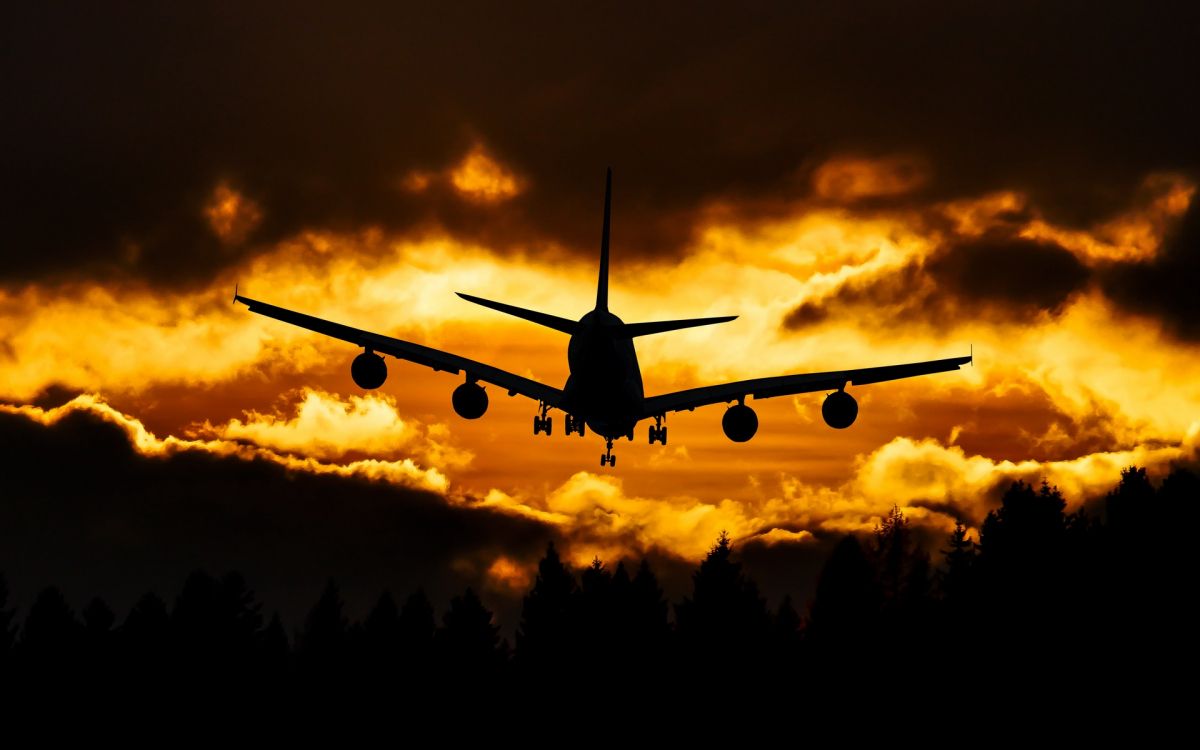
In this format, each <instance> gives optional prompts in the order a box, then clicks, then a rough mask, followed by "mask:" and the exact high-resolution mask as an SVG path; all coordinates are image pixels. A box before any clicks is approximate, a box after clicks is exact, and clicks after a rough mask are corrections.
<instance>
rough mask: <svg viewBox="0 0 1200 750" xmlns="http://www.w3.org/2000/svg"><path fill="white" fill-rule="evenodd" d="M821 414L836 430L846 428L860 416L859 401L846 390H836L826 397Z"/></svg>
mask: <svg viewBox="0 0 1200 750" xmlns="http://www.w3.org/2000/svg"><path fill="white" fill-rule="evenodd" d="M821 416H822V417H824V418H825V424H827V425H829V426H830V427H832V428H833V429H835V430H844V429H846V428H847V427H849V426H850V425H852V424H854V420H855V419H857V418H858V402H857V401H855V400H854V397H853V396H851V395H850V394H849V393H846V392H845V391H835V392H834V393H831V394H829V395H828V396H826V397H825V403H823V404H821Z"/></svg>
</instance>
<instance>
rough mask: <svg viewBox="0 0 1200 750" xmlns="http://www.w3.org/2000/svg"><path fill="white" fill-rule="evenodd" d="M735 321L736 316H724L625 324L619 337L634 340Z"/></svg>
mask: <svg viewBox="0 0 1200 750" xmlns="http://www.w3.org/2000/svg"><path fill="white" fill-rule="evenodd" d="M736 319H737V316H736V315H724V316H722V317H719V318H689V319H687V320H656V321H653V322H650V323H626V324H625V325H624V327H622V328H621V335H622V336H628V337H629V338H634V337H635V336H648V335H650V334H652V333H663V332H665V331H678V330H679V329H680V328H695V327H696V326H710V325H713V324H714V323H728V322H729V321H731V320H736Z"/></svg>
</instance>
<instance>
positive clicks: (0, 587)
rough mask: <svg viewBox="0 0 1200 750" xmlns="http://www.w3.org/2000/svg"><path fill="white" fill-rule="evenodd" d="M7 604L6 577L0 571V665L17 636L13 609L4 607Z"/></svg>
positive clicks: (3, 662) (4, 660) (10, 650)
mask: <svg viewBox="0 0 1200 750" xmlns="http://www.w3.org/2000/svg"><path fill="white" fill-rule="evenodd" d="M7 606H8V579H6V578H5V577H4V574H3V573H0V667H3V666H4V664H5V663H6V662H7V661H8V659H9V657H10V655H11V654H12V646H13V642H14V641H15V640H16V637H17V627H16V625H14V624H13V621H14V620H15V619H16V616H17V611H16V610H15V609H5V607H7Z"/></svg>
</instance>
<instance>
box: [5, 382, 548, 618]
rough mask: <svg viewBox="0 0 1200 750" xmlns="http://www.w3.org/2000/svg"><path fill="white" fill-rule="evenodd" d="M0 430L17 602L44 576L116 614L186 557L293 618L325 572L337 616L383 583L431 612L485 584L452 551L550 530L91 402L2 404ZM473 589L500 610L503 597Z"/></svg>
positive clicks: (169, 578) (502, 551)
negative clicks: (338, 604)
mask: <svg viewBox="0 0 1200 750" xmlns="http://www.w3.org/2000/svg"><path fill="white" fill-rule="evenodd" d="M0 439H2V440H3V444H4V445H5V446H6V448H5V450H4V451H3V453H2V454H0V471H2V472H3V474H4V477H5V488H4V502H3V503H0V570H4V571H5V572H6V573H7V575H8V579H9V581H10V583H12V585H13V586H14V589H15V590H17V594H18V596H19V597H20V598H23V599H26V600H28V599H29V598H31V596H32V592H33V591H34V590H36V587H40V586H44V585H47V584H50V583H55V584H58V585H60V586H61V587H63V589H64V590H65V591H66V593H67V595H68V598H69V599H71V600H73V601H77V602H82V601H85V597H91V596H94V595H97V594H99V595H101V596H104V597H105V598H106V599H108V600H109V602H110V603H111V604H112V605H113V606H114V607H115V608H116V610H117V611H118V612H120V611H122V610H124V609H125V608H126V607H128V606H129V605H130V604H132V602H133V600H134V599H135V598H136V597H137V596H139V595H140V594H141V593H142V592H144V591H145V590H147V589H154V590H157V591H158V593H159V594H161V595H167V596H169V595H170V593H171V592H173V591H177V590H178V587H179V585H180V584H181V582H182V581H183V578H184V576H186V574H187V573H188V572H189V571H190V570H192V569H194V568H197V567H203V568H207V569H208V570H210V571H214V572H222V571H224V570H228V569H237V570H240V571H242V572H243V573H244V574H245V575H246V577H247V580H249V581H250V583H251V585H252V586H253V587H254V588H255V589H256V591H257V594H258V596H259V597H260V599H262V600H263V601H265V602H266V604H267V606H268V607H269V608H271V609H274V608H279V609H280V610H281V611H282V613H283V615H284V617H285V619H286V621H287V622H289V623H291V624H293V625H296V626H298V625H299V624H300V623H301V622H302V621H303V620H302V618H303V616H304V613H305V611H306V609H307V608H308V607H309V606H311V605H312V603H313V602H314V601H315V600H316V597H317V594H318V593H319V591H320V588H321V586H322V585H323V584H324V582H325V580H327V578H328V577H330V576H332V577H334V578H335V579H336V580H337V581H338V583H339V585H340V586H341V588H342V591H343V593H344V595H345V596H346V598H347V600H348V601H349V604H350V606H349V610H348V612H349V614H350V615H351V616H355V617H358V616H362V615H363V614H365V612H366V610H367V608H368V607H369V606H370V605H371V604H372V603H373V602H374V600H375V598H376V597H378V595H379V593H380V592H381V591H382V590H384V589H385V588H389V589H391V590H392V591H393V592H396V593H397V594H398V595H404V594H405V593H407V592H409V591H412V590H414V589H415V588H416V587H417V586H418V585H423V586H425V587H426V589H427V590H428V591H429V592H430V595H431V596H432V597H433V598H434V601H435V604H437V605H438V606H439V607H440V606H444V605H445V602H446V601H447V600H448V598H449V596H450V595H451V594H453V593H457V592H460V591H461V589H462V587H463V586H466V585H468V584H469V585H473V586H476V587H477V589H481V587H482V584H484V583H485V582H486V581H487V580H491V579H490V578H488V577H486V576H485V575H483V572H482V571H478V570H472V571H463V570H462V569H460V568H458V567H456V566H455V565H454V561H455V560H457V559H460V558H470V559H480V560H488V561H491V560H499V559H501V558H504V559H511V560H526V559H536V556H537V555H539V554H540V553H541V551H542V550H544V549H545V545H546V542H547V541H548V540H549V539H550V538H552V536H553V533H552V530H551V529H550V528H549V527H547V526H545V525H543V524H539V523H537V522H535V521H531V520H528V519H523V518H519V517H516V516H514V515H511V514H501V513H496V512H494V511H491V510H488V509H486V508H478V507H467V506H466V505H464V504H463V503H457V502H448V501H447V498H446V497H445V495H443V494H442V492H441V490H440V489H438V488H436V487H427V486H425V485H426V484H428V483H423V482H421V481H419V479H420V477H414V476H408V474H409V473H410V472H409V471H408V470H407V469H406V468H405V467H403V466H397V467H396V470H394V471H375V470H370V469H368V468H367V467H365V466H361V467H358V468H352V467H350V466H347V467H333V466H329V465H320V464H317V463H316V462H314V461H312V460H309V461H304V462H293V461H290V460H281V459H280V457H278V456H276V455H274V454H272V453H270V452H268V451H266V450H263V449H255V450H247V449H245V448H243V447H237V446H232V445H226V444H224V443H215V442H212V441H204V442H201V441H182V440H176V439H173V438H164V439H161V440H160V439H158V438H155V437H154V436H152V435H148V434H146V433H145V432H144V431H142V430H139V429H138V427H137V425H136V423H134V422H133V421H132V420H130V419H129V418H128V417H124V416H123V415H119V414H115V413H114V412H113V411H112V410H111V409H109V408H106V407H105V406H104V405H103V404H101V403H98V402H96V401H95V400H88V399H80V400H77V401H75V402H73V403H72V404H70V405H67V406H65V407H63V408H60V409H56V410H50V411H47V412H38V411H37V410H35V409H32V408H25V409H15V408H11V407H6V408H4V409H2V410H0ZM335 469H336V470H335ZM414 479H417V480H418V481H414ZM488 591H489V592H491V593H490V594H489V598H490V600H491V602H490V603H492V604H493V606H502V607H507V608H508V609H507V610H506V612H507V613H508V614H509V615H511V609H512V607H513V606H515V605H514V602H513V595H512V593H511V592H508V591H501V590H494V589H488ZM506 602H507V603H506Z"/></svg>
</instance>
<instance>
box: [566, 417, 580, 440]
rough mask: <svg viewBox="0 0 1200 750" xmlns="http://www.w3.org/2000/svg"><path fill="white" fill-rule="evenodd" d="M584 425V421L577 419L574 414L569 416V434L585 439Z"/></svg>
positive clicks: (567, 428)
mask: <svg viewBox="0 0 1200 750" xmlns="http://www.w3.org/2000/svg"><path fill="white" fill-rule="evenodd" d="M583 424H584V423H583V419H581V418H579V417H576V416H575V415H573V414H568V415H567V427H566V430H567V434H568V435H570V434H572V433H574V434H576V435H579V436H580V437H583Z"/></svg>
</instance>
